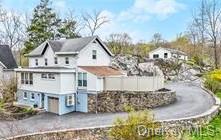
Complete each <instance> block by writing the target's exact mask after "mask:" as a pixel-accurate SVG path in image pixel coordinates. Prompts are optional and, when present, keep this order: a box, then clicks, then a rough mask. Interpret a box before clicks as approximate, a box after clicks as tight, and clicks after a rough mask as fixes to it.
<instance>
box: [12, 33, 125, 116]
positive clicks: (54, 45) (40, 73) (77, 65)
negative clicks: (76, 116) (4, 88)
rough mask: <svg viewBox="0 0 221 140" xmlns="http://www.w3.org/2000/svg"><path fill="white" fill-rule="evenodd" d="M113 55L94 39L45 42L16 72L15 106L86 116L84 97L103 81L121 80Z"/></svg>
mask: <svg viewBox="0 0 221 140" xmlns="http://www.w3.org/2000/svg"><path fill="white" fill-rule="evenodd" d="M112 56H113V54H112V53H111V52H110V50H109V49H108V48H107V47H106V45H105V44H104V43H103V42H102V41H101V40H100V38H99V37H97V36H92V37H84V38H77V39H62V40H55V41H51V40H50V41H45V42H44V43H42V44H41V45H40V46H39V47H37V48H36V49H34V50H33V51H32V52H31V53H29V54H28V55H27V57H28V58H29V67H28V68H18V69H16V70H15V71H16V74H17V80H18V92H17V103H18V104H21V105H27V106H32V107H36V108H42V109H45V110H46V111H48V112H53V113H56V114H59V115H62V114H66V113H69V112H73V111H79V112H88V108H87V97H88V95H89V94H97V93H99V92H101V91H103V88H104V82H103V80H104V77H108V76H122V75H123V74H122V73H121V71H119V70H117V69H114V68H112V67H111V66H110V64H111V59H112Z"/></svg>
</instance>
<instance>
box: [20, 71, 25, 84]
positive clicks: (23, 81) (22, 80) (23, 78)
mask: <svg viewBox="0 0 221 140" xmlns="http://www.w3.org/2000/svg"><path fill="white" fill-rule="evenodd" d="M24 83H25V74H24V73H23V72H22V73H21V84H24Z"/></svg>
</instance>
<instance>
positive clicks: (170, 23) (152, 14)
mask: <svg viewBox="0 0 221 140" xmlns="http://www.w3.org/2000/svg"><path fill="white" fill-rule="evenodd" d="M39 1H40V0H2V1H1V3H2V6H3V7H4V8H6V9H13V10H16V11H19V12H21V13H23V12H29V13H31V12H32V9H33V8H34V7H35V6H36V5H37V4H38V2H39ZM51 1H52V3H53V7H54V8H55V9H56V10H57V11H58V12H59V13H61V14H65V13H66V12H67V9H73V10H74V11H75V13H76V15H80V14H81V13H82V12H86V11H89V12H90V11H93V10H98V11H102V14H103V15H105V16H107V17H108V18H109V19H110V20H111V22H110V23H108V24H106V25H104V26H103V27H102V28H101V29H100V30H98V32H97V34H98V35H99V36H101V38H103V39H106V38H107V37H108V35H109V34H111V33H123V32H126V33H128V34H129V35H130V36H131V37H132V38H133V39H134V41H136V42H137V41H140V40H144V41H148V40H150V39H151V37H152V35H153V34H154V33H156V32H159V33H161V34H162V36H163V37H164V38H165V39H167V40H173V39H175V38H176V35H177V34H179V33H180V32H184V31H185V30H186V28H187V25H188V24H189V23H190V21H191V16H192V13H193V10H194V9H196V8H197V7H198V5H199V2H200V0H51Z"/></svg>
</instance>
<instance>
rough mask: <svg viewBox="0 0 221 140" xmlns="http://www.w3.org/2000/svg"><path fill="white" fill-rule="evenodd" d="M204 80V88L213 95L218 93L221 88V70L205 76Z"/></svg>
mask: <svg viewBox="0 0 221 140" xmlns="http://www.w3.org/2000/svg"><path fill="white" fill-rule="evenodd" d="M204 79H205V82H204V86H205V87H206V88H208V89H209V90H211V91H212V92H213V93H216V92H217V91H218V90H219V89H220V88H221V70H214V71H211V72H208V73H207V74H206V75H205V76H204Z"/></svg>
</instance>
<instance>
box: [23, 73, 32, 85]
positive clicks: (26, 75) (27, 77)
mask: <svg viewBox="0 0 221 140" xmlns="http://www.w3.org/2000/svg"><path fill="white" fill-rule="evenodd" d="M21 84H30V85H33V73H23V72H22V73H21Z"/></svg>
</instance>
